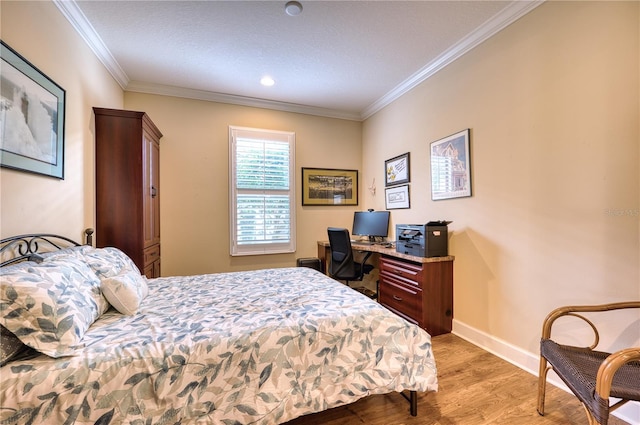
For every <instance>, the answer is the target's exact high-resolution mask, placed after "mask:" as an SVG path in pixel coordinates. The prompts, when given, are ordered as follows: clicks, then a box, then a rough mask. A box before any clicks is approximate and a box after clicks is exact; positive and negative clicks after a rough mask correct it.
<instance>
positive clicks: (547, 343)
mask: <svg viewBox="0 0 640 425" xmlns="http://www.w3.org/2000/svg"><path fill="white" fill-rule="evenodd" d="M632 308H637V309H640V301H631V302H621V303H613V304H603V305H592V306H570V307H560V308H557V309H555V310H553V311H552V312H551V313H549V315H548V316H547V318H546V319H545V320H544V324H543V326H542V339H541V341H540V373H539V378H538V413H539V414H540V415H544V396H545V386H546V381H547V373H548V372H549V370H550V369H553V370H554V371H555V372H556V374H557V375H558V376H559V377H560V378H561V379H562V380H563V381H564V383H565V384H567V386H568V387H569V389H570V390H571V391H572V392H573V393H574V394H575V396H576V397H577V398H578V399H579V400H580V401H581V402H582V405H583V406H584V409H585V411H586V413H587V417H588V419H589V425H595V424H600V425H607V421H608V419H609V413H610V412H612V411H613V410H615V409H617V408H618V407H620V406H622V405H623V404H625V403H626V402H628V401H631V400H635V401H640V347H634V348H627V349H623V350H620V351H617V352H615V353H613V354H610V353H605V352H602V351H596V350H595V348H596V346H597V345H598V342H599V340H600V336H599V334H598V330H597V329H596V327H595V325H594V324H593V323H592V322H591V321H590V320H589V319H587V318H585V317H584V316H582V315H580V313H587V312H605V311H611V310H621V309H632ZM562 316H574V317H578V318H580V319H582V320H584V321H585V322H587V323H588V324H589V326H591V328H592V329H593V332H594V342H593V344H592V345H591V346H589V347H573V346H568V345H561V344H558V343H556V342H554V341H553V340H551V327H552V325H553V323H554V321H555V320H556V319H558V318H560V317H562ZM634 326H636V327H637V328H638V331H639V332H640V326H637V324H634ZM609 397H612V398H617V399H620V400H619V401H618V402H616V403H615V404H613V405H611V406H610V405H609Z"/></svg>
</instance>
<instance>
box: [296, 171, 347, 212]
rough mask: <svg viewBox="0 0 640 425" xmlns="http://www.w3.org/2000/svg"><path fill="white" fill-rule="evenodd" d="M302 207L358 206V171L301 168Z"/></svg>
mask: <svg viewBox="0 0 640 425" xmlns="http://www.w3.org/2000/svg"><path fill="white" fill-rule="evenodd" d="M302 205H330V206H335V205H358V170H340V169H333V168H302Z"/></svg>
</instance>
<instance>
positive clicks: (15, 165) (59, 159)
mask: <svg viewBox="0 0 640 425" xmlns="http://www.w3.org/2000/svg"><path fill="white" fill-rule="evenodd" d="M0 43H1V45H0V70H1V72H0V165H1V166H2V167H5V168H12V169H15V170H21V171H26V172H30V173H36V174H42V175H45V176H50V177H55V178H58V179H64V112H65V110H64V109H65V91H64V89H62V87H60V86H59V85H57V84H56V83H55V82H54V81H53V80H51V79H50V78H49V77H47V76H46V75H45V74H43V73H42V72H41V71H40V70H38V69H37V68H36V67H35V66H33V65H32V64H31V63H29V61H27V60H26V59H25V58H23V57H22V56H20V55H19V54H18V53H17V52H16V51H14V50H13V49H12V48H11V47H9V46H8V45H6V44H5V43H4V42H0Z"/></svg>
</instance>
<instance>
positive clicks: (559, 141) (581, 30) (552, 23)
mask: <svg viewBox="0 0 640 425" xmlns="http://www.w3.org/2000/svg"><path fill="white" fill-rule="evenodd" d="M639 5H640V3H638V2H621V3H611V2H551V3H545V4H543V5H542V6H540V7H538V8H537V9H535V10H534V11H533V12H531V13H530V14H528V15H526V16H525V17H523V18H521V19H520V20H519V21H518V22H516V23H515V24H513V25H511V26H510V27H508V28H506V29H505V30H503V31H502V32H500V33H499V34H497V35H496V36H494V37H492V38H491V39H490V40H488V41H486V42H485V43H483V44H482V45H480V46H479V47H477V48H475V49H474V50H473V51H471V52H470V53H468V54H467V55H465V56H464V57H462V58H461V59H459V60H457V61H456V62H455V63H453V64H452V65H450V66H448V67H447V68H446V69H445V70H443V71H441V72H440V73H438V74H437V75H435V76H434V77H433V78H431V79H429V80H428V81H426V82H424V83H423V84H422V85H420V86H419V87H417V88H416V89H414V90H412V91H411V92H409V93H408V94H406V95H405V96H403V97H402V98H400V99H399V100H397V101H396V102H394V103H393V104H391V105H390V106H388V107H386V108H385V109H384V110H382V111H381V112H379V113H377V114H376V115H374V116H373V117H371V118H370V119H368V120H367V121H366V122H365V123H364V126H363V164H364V168H363V175H364V176H365V179H366V180H367V181H369V180H370V179H371V178H372V177H374V176H375V178H376V181H383V180H382V179H383V176H382V164H383V163H384V160H385V159H387V158H390V157H393V156H395V155H398V154H401V153H403V152H406V151H409V152H411V170H412V171H411V205H412V207H411V209H409V210H395V211H393V212H392V215H393V221H394V222H395V223H414V222H415V223H424V222H426V221H428V220H433V219H446V220H453V223H452V224H451V225H450V231H452V233H453V234H452V236H451V239H450V252H451V253H452V254H453V255H455V256H456V261H455V269H454V271H455V273H454V274H455V284H454V287H455V290H454V306H455V313H454V315H455V319H456V321H458V322H460V323H461V324H464V325H465V326H469V327H472V328H474V329H476V330H478V331H479V332H484V333H486V334H489V335H491V336H492V337H493V338H496V339H501V340H503V341H506V342H507V343H508V344H512V345H515V346H517V347H520V348H523V349H525V350H528V351H529V352H533V353H535V352H536V351H537V344H538V339H539V335H540V326H541V323H542V319H543V318H544V316H545V315H546V314H547V313H548V312H549V311H550V310H551V309H552V308H554V307H556V306H559V305H566V304H580V303H601V302H613V301H617V300H631V299H640V262H639V254H640V238H639V234H640V233H639V222H640V186H639V184H638V182H639V172H638V169H639V165H640V152H639V146H640V122H639V116H640V108H639V98H640V97H639V93H640V91H639V90H640V88H639V82H640V73H639V63H640V58H639V50H640V45H639V39H640V36H639V21H640V12H639ZM465 128H470V129H471V151H472V152H471V159H472V164H471V167H472V176H473V196H472V197H469V198H461V199H455V200H441V201H431V199H430V183H429V181H430V180H429V178H430V177H429V144H430V142H432V141H435V140H437V139H440V138H442V137H445V136H448V135H450V134H452V133H455V132H457V131H459V130H462V129H465ZM383 202H384V197H383V196H381V194H380V195H376V197H375V198H372V197H370V196H368V197H365V204H372V203H375V204H376V205H377V206H378V207H382V206H383V205H384V204H383ZM635 320H636V324H635V326H636V328H635V329H636V330H637V326H638V323H639V322H640V316H635ZM630 329H632V328H628V329H626V330H625V333H623V334H619V335H608V336H606V337H605V338H607V339H608V341H607V342H606V343H607V344H608V343H610V344H612V345H614V346H615V345H623V344H624V343H628V342H629V341H630V340H633V339H634V338H637V339H639V340H640V335H638V334H637V332H635V333H634V332H631V331H630Z"/></svg>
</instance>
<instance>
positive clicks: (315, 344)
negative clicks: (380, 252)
mask: <svg viewBox="0 0 640 425" xmlns="http://www.w3.org/2000/svg"><path fill="white" fill-rule="evenodd" d="M56 238H58V239H56ZM60 241H62V242H60ZM43 251H49V252H43ZM0 254H1V255H0V260H2V261H4V262H3V267H1V268H0V282H1V290H0V313H1V314H0V316H1V317H0V320H1V321H0V324H1V325H2V327H1V330H2V333H3V335H2V338H1V342H2V344H1V345H2V366H1V367H0V423H2V424H40V423H52V424H53V423H55V424H73V423H75V424H100V425H103V424H124V423H126V424H140V425H143V424H144V425H147V424H197V425H206V424H224V425H229V424H277V423H283V422H286V421H288V420H290V419H293V418H296V417H299V416H302V415H305V414H309V413H313V412H318V411H322V410H326V409H329V408H332V407H336V406H340V405H344V404H348V403H352V402H354V401H356V400H358V399H360V398H362V397H365V396H368V395H372V394H384V393H390V392H399V393H400V394H402V395H405V397H406V398H408V399H409V400H410V406H411V414H414V415H415V414H416V392H428V391H437V375H436V365H435V359H434V357H433V352H432V349H431V338H430V336H429V334H427V333H426V332H425V331H424V330H422V329H420V328H418V327H417V326H415V325H413V324H410V323H408V322H406V321H405V320H404V319H401V318H399V317H398V316H396V315H394V314H393V313H391V312H389V311H387V310H386V309H385V308H384V307H382V306H380V305H379V304H377V303H376V302H375V301H372V300H371V299H369V298H368V297H366V296H365V295H362V294H360V293H358V292H356V291H354V290H352V289H350V288H349V287H347V286H345V285H343V284H341V283H339V282H337V281H334V280H333V279H330V278H328V277H327V276H325V275H323V274H322V273H320V272H318V271H316V270H313V269H311V268H306V267H295V268H293V267H292V268H277V269H264V270H256V271H249V272H230V273H218V274H206V275H196V276H178V277H161V278H156V279H148V280H147V279H146V278H145V277H144V276H141V275H140V272H139V270H138V269H137V268H136V267H135V265H134V264H133V262H132V261H131V260H130V259H129V258H128V257H127V256H126V255H125V254H124V253H122V251H120V250H118V249H116V248H93V247H92V246H90V245H79V244H77V243H75V242H73V241H71V240H70V239H66V238H62V239H59V237H57V236H55V235H22V236H18V237H15V238H7V239H4V240H2V241H0ZM7 257H11V259H10V260H7ZM406 392H409V395H406ZM399 401H400V402H403V400H399Z"/></svg>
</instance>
